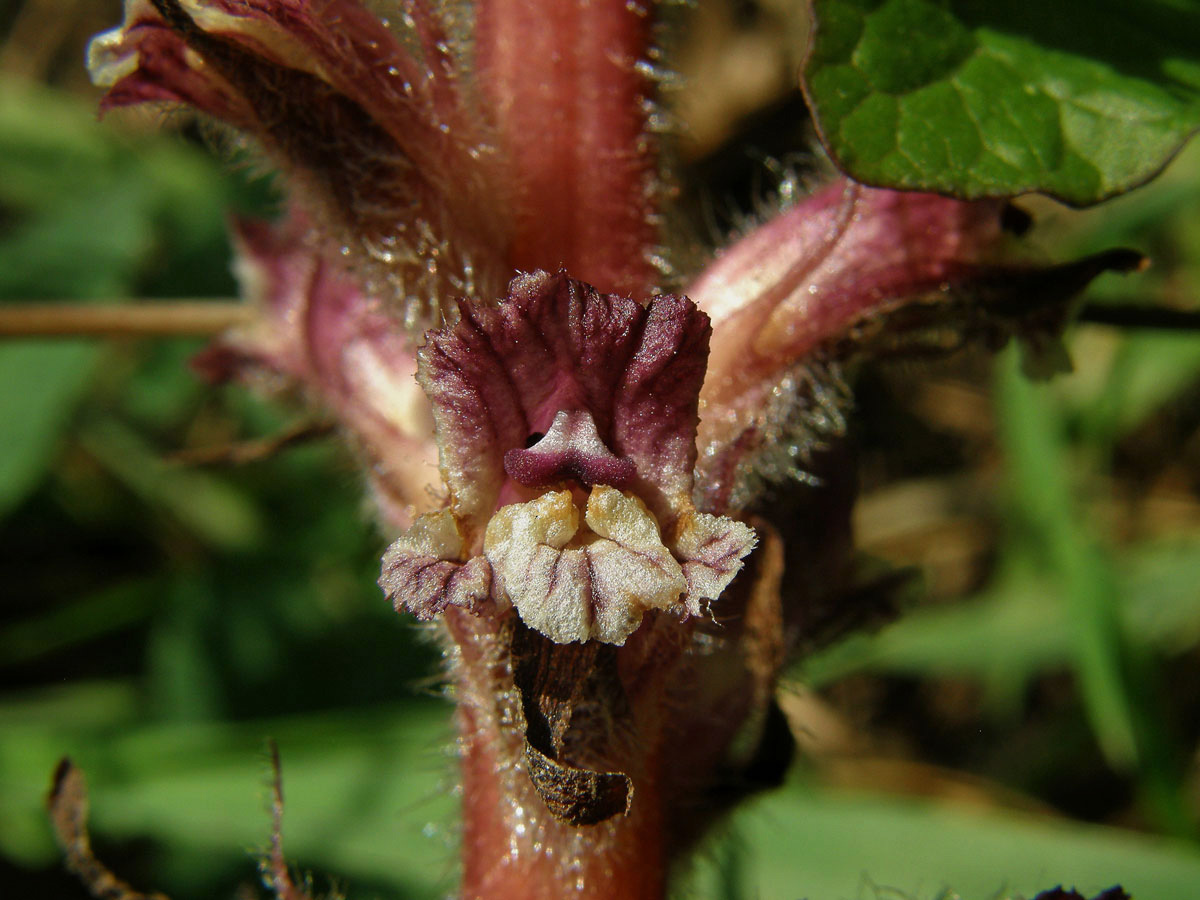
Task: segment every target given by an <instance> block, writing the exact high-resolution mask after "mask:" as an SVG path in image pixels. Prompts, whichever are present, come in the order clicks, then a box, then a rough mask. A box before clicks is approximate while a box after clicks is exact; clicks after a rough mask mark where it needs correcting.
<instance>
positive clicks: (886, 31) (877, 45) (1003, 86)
mask: <svg viewBox="0 0 1200 900" xmlns="http://www.w3.org/2000/svg"><path fill="white" fill-rule="evenodd" d="M813 11H814V30H813V37H812V43H811V47H810V51H809V56H808V59H807V61H806V63H805V66H804V71H803V77H804V86H805V91H806V93H807V95H808V99H809V104H810V106H811V108H812V110H813V114H814V116H815V118H816V122H817V127H818V129H819V131H820V133H821V136H822V139H823V140H824V142H825V144H826V146H827V148H828V149H829V152H830V153H831V154H832V156H833V158H834V160H835V161H836V162H837V164H838V165H839V166H840V167H841V168H842V169H843V170H844V171H845V172H846V173H847V174H849V175H850V176H851V177H853V178H856V179H858V180H860V181H864V182H866V183H869V184H875V185H880V186H884V187H895V188H905V189H919V190H931V191H942V192H947V193H953V194H955V195H958V196H962V197H967V198H977V197H984V196H1011V195H1014V194H1020V193H1024V192H1026V191H1043V192H1045V193H1048V194H1051V195H1053V196H1055V197H1058V198H1060V199H1062V200H1065V201H1067V202H1069V203H1074V204H1081V205H1082V204H1088V203H1095V202H1097V201H1099V200H1102V199H1104V198H1106V197H1110V196H1113V195H1114V194H1118V193H1121V192H1123V191H1127V190H1129V189H1130V188H1133V187H1136V186H1137V185H1139V184H1141V183H1143V182H1145V181H1146V180H1148V179H1149V178H1151V177H1153V176H1154V175H1155V173H1157V172H1158V170H1159V169H1161V168H1162V167H1163V165H1165V164H1166V162H1167V161H1168V160H1170V158H1171V157H1172V156H1173V155H1174V154H1175V153H1176V151H1177V150H1178V149H1179V148H1180V147H1181V146H1182V145H1183V143H1184V142H1185V141H1186V140H1187V139H1188V137H1189V136H1190V135H1191V134H1192V133H1193V132H1194V131H1195V130H1196V129H1197V128H1198V127H1200V6H1198V5H1197V4H1196V3H1195V2H1194V0H1143V2H1141V3H1138V4H1136V5H1130V4H1128V3H1123V2H1118V0H1059V2H1055V3H1033V2H1030V0H813Z"/></svg>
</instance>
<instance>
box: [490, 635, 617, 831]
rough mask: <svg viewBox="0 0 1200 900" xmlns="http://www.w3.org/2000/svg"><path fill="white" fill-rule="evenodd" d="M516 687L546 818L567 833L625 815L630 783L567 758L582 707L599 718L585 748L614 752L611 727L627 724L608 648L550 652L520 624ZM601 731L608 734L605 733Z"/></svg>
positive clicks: (515, 640) (561, 647) (558, 647)
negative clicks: (571, 827)
mask: <svg viewBox="0 0 1200 900" xmlns="http://www.w3.org/2000/svg"><path fill="white" fill-rule="evenodd" d="M511 649H512V662H513V683H514V686H515V687H516V689H517V693H518V695H519V696H520V698H521V711H522V715H523V718H524V719H525V762H526V765H527V766H528V768H529V778H530V781H532V782H533V786H534V788H535V789H536V790H537V792H538V795H539V796H540V797H541V798H542V800H543V801H544V802H545V803H546V807H547V808H548V809H549V810H550V812H551V813H552V814H553V815H554V816H555V818H558V819H560V820H562V821H563V822H566V823H568V824H570V825H577V826H578V825H596V824H599V823H600V822H603V821H605V820H606V819H611V818H612V817H613V816H617V815H624V814H626V813H628V812H629V808H630V805H631V804H632V802H633V781H632V780H631V779H630V778H629V776H628V775H626V774H625V773H623V772H611V771H597V770H593V769H586V768H582V767H580V766H576V765H573V764H572V762H571V761H570V760H568V759H566V758H565V755H566V754H567V752H568V750H567V747H568V742H569V734H568V732H569V731H570V728H571V719H572V717H573V716H574V713H575V710H576V708H577V707H578V706H580V705H582V704H587V705H589V706H591V707H593V708H599V709H600V710H602V712H601V714H600V716H599V717H595V716H593V717H592V720H591V721H590V722H589V726H588V727H589V728H600V729H602V732H601V733H600V734H593V733H589V734H588V736H587V744H588V745H589V747H591V748H592V749H593V752H597V751H598V752H599V753H600V754H602V755H609V754H610V753H611V751H612V750H613V747H612V745H613V734H612V728H611V726H612V724H613V723H614V721H615V720H617V719H627V718H628V701H627V699H626V697H625V692H624V689H623V688H622V686H621V682H620V679H619V677H618V676H617V672H616V652H615V649H614V648H613V647H611V646H608V645H603V644H598V643H596V642H595V641H589V642H587V643H583V644H555V643H553V642H552V641H550V640H549V639H547V638H546V637H544V636H543V635H541V634H539V633H537V632H536V631H534V630H533V629H531V628H528V627H526V626H525V625H523V624H522V623H521V622H519V621H516V622H514V625H513V633H512V642H511ZM606 726H608V727H607V728H606Z"/></svg>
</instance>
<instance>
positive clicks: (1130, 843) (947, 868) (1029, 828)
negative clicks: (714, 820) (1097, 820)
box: [680, 784, 1200, 900]
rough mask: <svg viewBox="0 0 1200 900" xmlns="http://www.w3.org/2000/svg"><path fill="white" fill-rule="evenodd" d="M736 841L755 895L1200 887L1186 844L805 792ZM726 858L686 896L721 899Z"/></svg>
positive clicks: (755, 812)
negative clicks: (1058, 885)
mask: <svg viewBox="0 0 1200 900" xmlns="http://www.w3.org/2000/svg"><path fill="white" fill-rule="evenodd" d="M731 833H732V835H733V837H734V839H735V840H736V841H737V844H738V849H739V851H740V852H741V853H742V854H744V856H745V858H744V859H743V861H742V864H741V866H740V869H741V871H743V872H745V873H746V874H747V877H748V878H750V879H751V884H750V885H749V886H745V887H743V889H742V890H743V893H744V894H745V896H749V897H797V898H799V897H809V898H812V900H818V898H821V900H852V898H861V900H885V898H886V900H905V898H914V900H934V898H958V897H961V898H964V900H998V898H1010V897H1011V898H1018V897H1032V896H1033V895H1035V894H1037V893H1038V892H1039V891H1041V890H1045V889H1047V888H1051V887H1053V886H1054V885H1056V884H1059V883H1060V882H1061V883H1063V884H1065V885H1067V886H1068V887H1069V886H1071V885H1075V886H1077V887H1078V889H1079V890H1080V891H1082V892H1083V893H1084V895H1085V896H1088V897H1091V896H1092V895H1093V894H1095V893H1098V892H1099V891H1101V890H1103V889H1104V888H1107V887H1111V886H1112V885H1114V884H1123V885H1124V886H1125V888H1126V890H1128V891H1129V892H1130V893H1131V894H1132V895H1133V896H1134V897H1137V898H1143V897H1144V898H1147V900H1148V898H1154V900H1192V898H1194V897H1195V896H1196V885H1197V884H1200V853H1197V851H1196V849H1195V847H1194V846H1192V845H1189V844H1186V843H1183V842H1176V841H1168V840H1162V839H1153V838H1149V837H1146V836H1143V835H1140V834H1134V833H1131V832H1125V831H1120V830H1117V829H1115V828H1099V827H1095V826H1089V825H1079V824H1073V823H1068V822H1064V821H1061V820H1048V819H1039V818H1036V817H1032V816H1017V815H1012V814H1005V813H1000V812H992V811H986V810H981V809H977V808H972V807H969V806H965V805H937V804H933V803H929V802H927V801H921V800H913V799H908V798H900V797H885V796H877V795H871V794H865V793H861V794H860V793H852V792H848V791H833V790H826V789H817V788H814V787H812V786H809V785H802V784H793V785H790V786H789V787H787V788H785V789H783V790H781V791H778V792H775V793H773V794H769V795H767V796H764V797H762V798H760V799H759V800H757V801H755V802H753V803H751V804H748V805H747V806H746V807H744V808H743V809H741V810H740V811H739V812H738V813H737V814H736V815H735V818H734V820H733V823H732V828H731ZM724 855H725V854H722V853H721V852H720V851H719V850H717V852H711V851H710V852H709V853H705V854H702V855H701V858H700V860H699V861H698V865H697V871H696V872H694V873H693V877H692V879H691V881H692V883H691V884H690V885H689V888H690V891H689V892H688V893H686V894H682V893H681V894H680V896H690V897H719V896H724V895H723V894H722V893H721V892H720V889H719V888H718V885H720V884H721V883H722V880H723V877H724V873H722V872H721V871H720V869H719V868H718V865H717V864H714V861H715V860H721V859H722V857H723V856H724Z"/></svg>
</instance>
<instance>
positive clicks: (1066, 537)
mask: <svg viewBox="0 0 1200 900" xmlns="http://www.w3.org/2000/svg"><path fill="white" fill-rule="evenodd" d="M997 405H998V410H997V413H998V420H999V426H1000V438H1001V443H1002V445H1003V447H1004V450H1005V453H1006V456H1007V461H1008V474H1009V479H1010V487H1011V491H1012V498H1013V502H1014V503H1015V505H1016V507H1017V509H1016V513H1017V515H1018V517H1019V519H1020V522H1021V523H1022V525H1023V526H1024V527H1025V528H1026V529H1028V537H1029V538H1030V540H1031V542H1032V543H1033V545H1034V546H1037V547H1040V548H1041V552H1042V553H1044V563H1045V564H1046V565H1047V566H1048V567H1049V568H1050V570H1051V572H1052V573H1053V575H1054V577H1055V578H1056V579H1057V581H1058V583H1059V586H1060V588H1061V590H1062V592H1063V596H1064V597H1065V598H1066V601H1067V610H1068V612H1069V615H1070V618H1071V622H1072V626H1073V632H1074V635H1075V639H1076V644H1075V669H1076V672H1077V674H1078V676H1079V682H1080V689H1081V690H1082V692H1083V699H1084V704H1085V706H1086V708H1087V711H1088V715H1089V717H1090V719H1091V720H1092V727H1093V728H1094V729H1095V731H1096V736H1097V738H1098V740H1099V741H1100V745H1101V747H1102V749H1103V750H1104V753H1105V756H1106V757H1107V758H1108V760H1109V762H1110V763H1111V764H1113V765H1115V766H1118V767H1120V768H1129V767H1131V766H1134V765H1136V763H1137V761H1138V740H1137V737H1136V734H1135V726H1134V715H1133V709H1132V698H1131V697H1130V696H1129V686H1128V685H1127V684H1126V681H1125V677H1124V674H1123V671H1122V669H1123V660H1122V655H1123V653H1124V649H1123V648H1124V644H1125V638H1124V636H1123V634H1122V633H1121V626H1120V621H1119V618H1118V615H1117V588H1116V582H1115V579H1114V577H1113V575H1112V572H1111V570H1110V568H1109V566H1108V563H1107V561H1106V560H1105V559H1104V556H1103V554H1102V553H1101V551H1100V548H1099V547H1098V546H1096V544H1095V542H1094V541H1093V539H1092V538H1091V537H1090V536H1089V535H1088V534H1087V530H1086V529H1085V528H1084V527H1083V523H1082V522H1081V521H1079V518H1078V515H1077V512H1076V504H1075V500H1074V497H1073V496H1072V492H1071V484H1072V479H1071V472H1070V467H1069V465H1068V462H1067V459H1066V453H1065V448H1064V442H1063V438H1062V435H1061V434H1060V433H1059V429H1058V425H1057V422H1056V421H1055V419H1054V417H1053V414H1052V412H1051V410H1050V407H1049V405H1048V402H1047V398H1046V395H1045V391H1044V389H1043V388H1040V387H1036V386H1034V385H1033V384H1032V383H1030V382H1029V380H1028V379H1026V378H1025V377H1024V376H1023V375H1022V374H1021V372H1020V371H1019V366H1018V353H1017V350H1016V348H1013V347H1010V348H1009V349H1008V350H1007V351H1006V352H1005V353H1004V354H1002V355H1001V356H1000V358H999V359H998V360H997Z"/></svg>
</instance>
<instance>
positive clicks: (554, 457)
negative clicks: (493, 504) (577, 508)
mask: <svg viewBox="0 0 1200 900" xmlns="http://www.w3.org/2000/svg"><path fill="white" fill-rule="evenodd" d="M504 471H505V472H506V473H507V474H508V477H509V478H511V479H513V481H516V482H518V483H520V484H523V485H525V486H526V487H542V486H545V485H549V484H551V483H553V482H556V481H564V480H566V479H569V478H573V479H575V480H576V481H579V482H582V483H583V484H585V485H587V486H588V487H591V486H593V485H597V484H606V485H610V486H612V487H626V486H628V485H629V484H630V482H632V481H633V478H634V476H635V475H636V474H637V465H636V464H635V463H634V461H633V460H632V459H630V458H629V457H621V458H618V457H617V456H616V455H614V454H613V452H612V451H611V450H609V449H608V447H606V446H605V445H604V441H603V440H601V438H600V434H599V432H597V431H596V422H595V420H594V419H593V418H592V414H591V413H590V412H588V411H587V410H582V409H576V410H570V411H568V410H565V409H564V410H559V411H558V412H557V413H555V415H554V421H553V422H551V423H550V430H549V431H547V432H546V433H545V434H544V435H543V436H542V437H541V438H540V439H538V440H537V442H536V443H535V444H534V445H533V446H532V447H529V448H527V449H523V450H509V451H508V452H507V453H505V454H504Z"/></svg>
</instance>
